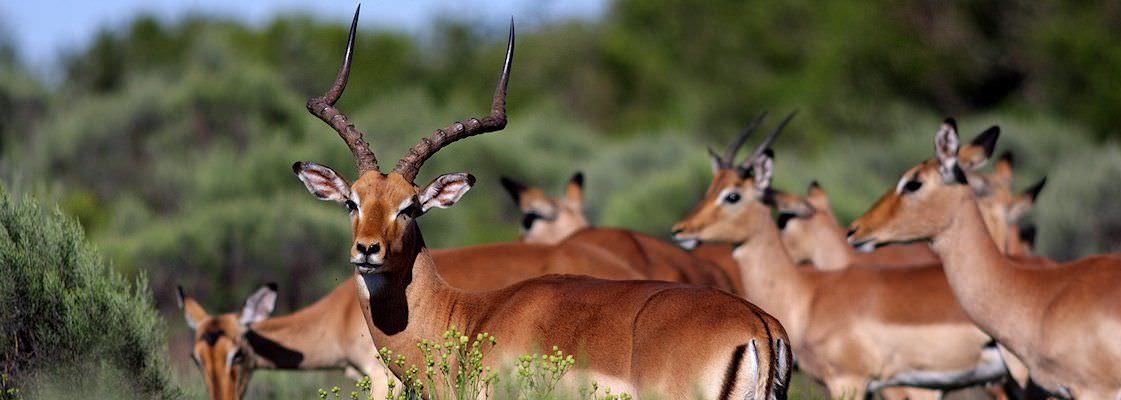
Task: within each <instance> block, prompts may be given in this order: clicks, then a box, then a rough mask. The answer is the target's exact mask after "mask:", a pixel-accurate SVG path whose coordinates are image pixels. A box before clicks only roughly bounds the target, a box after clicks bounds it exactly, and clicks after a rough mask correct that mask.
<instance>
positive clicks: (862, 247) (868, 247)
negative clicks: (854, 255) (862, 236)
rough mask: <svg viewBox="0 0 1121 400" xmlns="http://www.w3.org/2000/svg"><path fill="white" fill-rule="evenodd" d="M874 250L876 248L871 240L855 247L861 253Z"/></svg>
mask: <svg viewBox="0 0 1121 400" xmlns="http://www.w3.org/2000/svg"><path fill="white" fill-rule="evenodd" d="M875 250H876V244H875V243H872V242H867V243H864V244H862V245H860V247H857V248H856V251H859V252H861V253H871V252H873V251H875Z"/></svg>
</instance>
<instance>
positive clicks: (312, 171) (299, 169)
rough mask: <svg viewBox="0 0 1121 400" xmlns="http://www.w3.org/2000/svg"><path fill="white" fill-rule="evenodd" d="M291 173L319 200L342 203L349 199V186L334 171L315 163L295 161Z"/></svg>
mask: <svg viewBox="0 0 1121 400" xmlns="http://www.w3.org/2000/svg"><path fill="white" fill-rule="evenodd" d="M292 172H295V173H296V176H297V177H299V178H300V181H301V182H303V183H304V186H305V187H307V191H308V192H310V193H311V195H312V196H315V198H317V199H319V200H330V201H335V202H339V203H342V202H344V201H347V199H350V185H349V184H347V183H346V180H345V179H343V178H342V177H341V176H339V174H338V173H337V172H335V170H333V169H331V168H329V167H327V166H324V165H319V164H316V163H311V162H303V161H297V162H296V163H295V164H292Z"/></svg>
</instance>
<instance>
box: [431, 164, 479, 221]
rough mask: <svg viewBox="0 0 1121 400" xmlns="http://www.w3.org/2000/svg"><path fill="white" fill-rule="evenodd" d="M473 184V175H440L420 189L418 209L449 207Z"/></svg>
mask: <svg viewBox="0 0 1121 400" xmlns="http://www.w3.org/2000/svg"><path fill="white" fill-rule="evenodd" d="M474 185H475V177H474V176H473V175H471V174H465V173H454V174H444V175H440V176H439V177H437V178H436V179H433V180H432V183H429V184H428V186H426V187H425V188H424V190H423V191H421V193H420V196H419V199H420V211H421V212H428V210H430V209H432V207H438V208H448V207H451V206H452V205H454V204H455V203H456V202H457V201H459V199H460V198H461V197H463V195H464V194H466V193H467V191H468V190H471V186H474Z"/></svg>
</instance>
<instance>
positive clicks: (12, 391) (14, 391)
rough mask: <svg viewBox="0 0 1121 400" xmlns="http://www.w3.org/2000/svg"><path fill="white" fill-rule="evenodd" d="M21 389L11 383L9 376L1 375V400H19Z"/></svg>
mask: <svg viewBox="0 0 1121 400" xmlns="http://www.w3.org/2000/svg"><path fill="white" fill-rule="evenodd" d="M19 399H20V395H19V388H17V387H13V386H12V383H11V382H9V379H8V374H0V400H19Z"/></svg>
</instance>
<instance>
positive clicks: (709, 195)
mask: <svg viewBox="0 0 1121 400" xmlns="http://www.w3.org/2000/svg"><path fill="white" fill-rule="evenodd" d="M357 21H358V12H357V11H356V12H355V15H354V19H353V21H352V24H351V27H350V31H349V37H348V40H347V47H346V53H345V55H344V57H343V62H342V66H341V67H340V69H339V72H338V76H337V78H336V79H335V81H334V83H333V84H332V85H331V86H330V88H329V89H328V90H327V91H326V92H325V93H324V95H323V96H319V97H313V98H311V99H310V100H308V103H307V108H308V111H309V112H310V113H311V114H313V115H315V116H316V117H318V118H319V119H321V120H323V121H324V122H325V123H327V124H328V125H329V126H331V127H332V128H333V129H334V130H335V131H336V132H337V133H338V134H339V136H340V137H341V138H342V139H343V140H344V141H345V142H346V144H347V146H348V148H349V149H350V151H351V152H352V153H353V155H354V158H355V160H356V166H357V171H358V174H357V175H356V176H355V179H354V180H349V179H347V178H345V177H344V176H343V175H342V174H340V173H338V172H336V171H335V170H334V169H331V168H330V167H327V166H324V165H320V164H315V163H312V162H296V163H295V164H294V165H293V166H292V169H293V171H294V172H295V174H296V176H297V177H298V178H299V180H300V181H301V182H302V183H303V184H304V186H305V187H306V188H307V190H308V191H309V192H310V193H311V194H312V195H313V196H315V197H316V198H318V199H320V200H326V201H332V202H336V203H339V204H341V205H342V206H344V207H345V209H346V211H347V213H348V216H349V219H350V224H351V230H352V240H351V243H350V246H349V248H350V251H349V260H350V262H351V263H352V264H354V275H353V277H352V278H351V279H349V280H347V281H346V282H344V283H342V284H340V285H339V286H338V287H337V288H335V289H334V290H333V291H332V292H331V293H330V294H328V295H327V296H326V297H324V298H322V299H321V300H319V301H317V302H315V303H314V304H312V305H310V306H308V307H306V308H304V309H301V310H298V311H295V312H293V313H292V314H290V315H285V316H271V315H270V314H271V313H272V311H273V309H274V307H275V302H276V298H277V292H276V291H277V288H276V286H275V285H271V284H270V285H267V286H264V287H262V288H260V289H259V290H257V291H256V292H255V293H254V294H252V295H251V296H250V297H249V298H248V299H247V300H246V303H245V306H244V308H243V309H242V310H241V311H240V312H236V313H227V314H219V315H211V314H209V313H207V312H206V311H205V310H204V309H203V307H202V306H200V305H199V303H198V302H197V301H196V300H194V299H193V298H191V297H188V296H187V295H186V294H185V293H184V291H183V290H182V288H180V290H179V293H178V299H179V305H180V308H181V309H182V310H183V313H184V315H185V317H186V320H187V322H188V325H189V326H190V328H191V329H192V330H193V331H194V337H195V340H194V347H193V352H192V358H193V359H194V361H195V362H196V363H197V364H198V366H199V367H200V369H201V370H202V373H203V377H204V380H205V382H206V386H207V388H208V390H209V392H210V395H211V397H212V398H214V399H237V398H240V397H242V396H243V395H244V393H245V390H246V388H247V385H248V382H249V378H250V375H251V374H252V372H253V370H254V369H295V370H310V369H346V370H348V371H350V372H351V373H352V374H355V375H364V376H370V377H371V378H372V379H373V384H372V387H373V388H374V392H375V394H374V395H375V396H378V397H377V398H382V397H383V395H384V392H382V393H378V390H382V391H384V390H385V388H386V382H384V380H385V379H395V378H394V377H395V376H402V375H401V374H402V373H403V371H402V370H401V368H400V367H399V366H397V365H390V366H385V365H382V364H381V362H380V361H379V359H378V357H377V351H376V350H375V349H376V348H385V349H389V350H392V351H393V353H395V354H400V355H405V356H406V358H407V359H408V360H422V359H423V356H422V354H421V353H420V350H419V349H418V348H417V346H416V344H417V342H418V341H420V340H421V339H425V338H436V337H439V336H440V334H441V333H442V332H444V331H445V330H447V329H449V328H450V327H453V326H454V327H458V328H459V329H460V330H461V331H463V332H464V333H465V334H466V335H467V336H469V337H473V336H475V335H476V334H479V333H484V332H485V333H489V334H490V335H493V336H494V337H497V338H499V339H500V340H501V341H502V345H501V346H499V347H496V348H495V351H493V352H491V353H488V354H487V355H486V358H485V359H484V362H485V363H487V364H490V365H502V364H503V363H505V362H509V361H511V360H513V359H516V357H518V356H519V355H521V354H526V353H531V352H534V351H535V350H537V349H540V348H543V347H546V346H557V347H559V348H560V349H563V350H564V351H565V352H567V353H571V354H576V355H577V360H578V361H577V363H576V366H575V367H574V372H573V373H572V374H570V375H571V376H578V377H581V378H582V379H589V380H594V381H596V382H598V383H599V384H600V385H604V386H610V387H611V388H612V389H613V390H615V391H616V392H619V391H622V392H627V393H631V394H635V395H641V396H645V395H652V397H662V398H675V399H676V398H696V397H699V398H720V399H731V398H735V399H781V398H786V397H787V390H788V389H789V385H790V377H791V372H792V371H793V370H794V369H795V368H797V369H799V370H801V371H802V372H803V373H805V374H806V375H807V376H809V377H810V378H812V379H814V380H817V381H819V382H821V383H822V384H824V385H825V386H826V387H827V388H828V391H829V394H830V396H831V397H832V398H834V399H839V398H845V397H849V398H864V397H866V396H871V395H874V394H876V393H879V394H880V395H882V396H883V397H885V398H889V399H904V398H912V399H920V398H921V399H933V398H938V397H940V396H941V395H942V394H943V393H944V392H945V391H948V390H954V389H959V388H965V387H970V386H985V385H990V390H991V391H992V392H993V393H994V396H997V397H1005V396H1009V397H1013V398H1025V397H1027V398H1043V397H1057V398H1086V399H1118V398H1121V295H1118V291H1117V289H1118V284H1121V257H1118V256H1116V255H1102V256H1093V257H1089V258H1085V259H1082V260H1078V261H1074V262H1070V263H1056V262H1053V261H1051V260H1048V259H1046V258H1043V257H1039V256H1035V255H1032V254H1031V247H1032V246H1031V231H1030V230H1023V231H1021V230H1020V229H1019V226H1020V223H1019V219H1021V217H1022V216H1023V215H1024V214H1025V213H1026V212H1027V211H1028V210H1029V209H1030V208H1031V207H1032V206H1033V203H1034V200H1035V198H1036V195H1037V194H1038V193H1039V190H1040V189H1041V188H1042V186H1043V182H1040V183H1039V184H1036V185H1034V186H1032V187H1031V188H1030V189H1028V190H1027V191H1025V192H1023V193H1021V194H1016V193H1014V192H1013V191H1012V158H1011V156H1008V155H1005V156H1002V157H1000V158H999V159H998V160H996V161H995V162H993V164H994V166H993V172H992V173H989V174H986V173H983V172H981V170H982V168H983V167H984V166H985V165H986V164H989V161H990V158H991V156H992V154H993V150H994V148H995V145H996V141H997V138H998V136H999V134H1000V129H999V128H998V127H992V128H989V129H987V130H985V131H984V132H982V133H981V134H979V135H978V136H977V137H976V139H974V140H973V141H972V142H970V143H969V144H967V145H964V146H959V139H958V132H957V126H956V124H955V122H954V121H953V120H952V119H947V120H946V121H945V122H944V123H943V124H942V126H941V128H940V129H939V130H938V131H937V134H936V135H935V157H934V158H932V159H929V160H927V161H924V162H922V163H920V164H919V165H918V166H916V167H914V168H912V169H910V170H908V171H907V172H905V173H904V174H903V175H902V177H901V178H900V179H899V181H898V183H897V184H895V185H894V186H893V187H892V188H891V189H890V190H888V192H887V193H886V194H884V195H883V196H882V197H881V198H880V199H879V200H878V201H877V202H876V203H875V204H874V205H872V206H871V208H870V209H869V210H868V211H867V212H866V213H865V214H864V215H863V216H861V217H860V218H858V219H857V220H856V221H854V222H853V223H852V224H851V227H850V228H849V229H847V230H846V229H845V228H842V226H841V225H840V223H839V222H838V221H837V218H836V217H835V216H834V214H833V211H832V210H831V208H830V205H829V201H828V198H827V196H826V193H825V190H824V189H823V187H822V186H821V185H819V184H818V183H817V182H814V183H811V184H810V186H809V188H808V189H807V192H806V195H805V196H799V195H795V194H791V193H786V192H782V191H780V190H778V189H775V188H773V187H772V184H771V182H772V177H773V176H774V173H775V171H776V164H775V155H774V152H773V150H772V149H771V145H772V144H773V143H774V141H775V140H776V138H777V137H778V136H779V134H780V133H781V132H782V131H783V128H784V127H785V126H786V125H787V123H789V122H790V121H791V119H792V118H793V116H794V114H791V115H789V116H787V117H786V118H785V119H784V120H782V121H781V122H780V123H778V124H777V125H776V126H775V127H774V128H773V129H772V130H771V131H770V133H769V134H768V135H767V136H766V137H765V138H764V139H763V140H762V141H761V142H760V143H759V144H758V145H756V146H754V149H753V150H752V151H751V153H750V154H749V155H748V156H747V157H746V158H744V159H742V160H738V159H737V154H738V153H740V148H741V147H743V145H744V144H745V142H746V141H747V140H748V139H749V137H750V136H751V134H752V133H753V132H754V131H755V130H756V129H757V128H759V126H761V125H762V124H763V123H764V115H760V116H758V117H757V118H755V119H754V120H753V121H752V122H751V124H750V125H749V126H748V128H747V129H745V130H744V131H743V133H742V134H741V135H740V136H739V137H737V138H736V139H735V140H734V141H733V143H731V144H730V145H729V146H727V149H726V150H725V151H724V152H723V154H717V153H716V152H714V151H711V150H710V153H711V157H712V166H713V175H714V176H713V179H712V182H711V183H710V184H709V188H708V190H707V192H705V193H704V197H703V198H702V199H701V200H700V201H699V202H698V203H697V205H696V206H695V207H694V209H693V210H692V211H691V212H689V213H688V214H687V215H686V216H685V217H684V218H683V219H682V220H681V221H680V222H678V223H677V224H676V225H674V226H673V228H672V235H673V239H674V241H675V242H676V245H675V244H673V243H669V242H666V241H663V240H660V239H657V238H655V237H652V236H648V235H644V234H640V233H637V232H633V231H628V230H624V229H614V228H596V227H592V226H590V224H589V222H588V218H587V217H586V216H585V214H584V198H583V195H584V193H583V190H584V188H583V182H584V176H583V175H582V174H580V173H577V174H575V175H574V176H573V177H572V179H571V180H570V181H569V182H568V184H567V185H566V187H565V188H564V195H563V196H561V197H557V198H551V197H549V196H547V195H546V194H545V192H544V191H542V190H540V189H537V188H533V187H529V186H526V185H524V184H522V183H518V182H517V181H515V180H513V179H511V178H507V177H502V178H501V182H502V185H503V187H505V189H506V190H507V191H508V192H509V194H510V196H511V197H512V198H513V200H514V202H515V203H516V205H517V207H518V208H519V209H520V211H521V212H522V214H523V220H522V226H521V238H520V239H521V240H520V241H518V242H510V243H498V244H487V245H478V246H471V247H463V248H455V249H440V250H430V249H428V248H427V246H425V242H424V238H423V235H422V233H421V230H420V227H419V225H418V224H417V222H416V220H417V219H418V218H420V217H421V216H423V215H424V214H426V213H427V212H429V211H431V210H433V209H435V208H447V207H451V206H452V205H454V204H455V203H456V202H457V201H458V200H459V199H460V198H461V197H462V196H463V195H464V194H466V193H467V191H468V190H469V189H471V187H472V186H473V185H474V184H475V177H474V176H472V175H470V174H468V173H449V174H444V175H440V176H438V177H436V178H435V179H433V180H432V181H431V182H429V183H427V184H425V185H419V186H418V185H417V184H416V183H415V180H416V177H417V174H418V172H419V171H420V169H421V167H422V166H423V164H424V162H425V160H427V159H428V158H430V157H431V156H433V155H434V154H435V153H436V152H437V151H439V150H441V149H443V148H444V147H446V146H448V145H450V144H452V143H453V142H455V141H458V140H461V139H465V138H467V137H470V136H475V135H480V134H484V133H489V132H495V131H500V130H502V129H503V128H505V127H506V123H507V120H506V92H507V84H508V81H509V77H510V68H511V64H512V63H513V55H514V29H513V23H512V22H511V25H510V31H509V38H508V45H507V49H506V57H505V60H504V63H503V67H502V70H501V73H500V75H499V79H498V84H497V87H496V88H495V93H494V96H493V101H492V106H491V110H490V113H489V114H487V115H485V116H482V117H479V118H469V119H466V120H464V121H461V122H456V123H453V124H451V125H449V126H447V127H445V128H442V129H437V130H436V131H435V132H434V133H432V135H431V136H429V137H426V138H423V139H421V140H420V141H419V142H418V143H417V144H416V145H415V146H413V147H412V148H411V149H409V151H408V152H407V153H406V154H405V155H404V156H403V157H402V158H401V159H400V160H398V161H397V163H396V165H395V166H394V168H393V169H392V170H390V171H389V172H387V173H383V172H381V169H380V168H379V165H378V160H377V158H376V157H375V155H374V152H373V151H371V150H370V147H369V145H368V144H367V143H366V141H365V140H364V139H363V136H364V134H363V132H362V131H360V130H358V129H357V128H355V126H354V125H353V124H352V123H351V122H350V121H349V120H348V119H347V117H346V115H345V114H344V113H342V112H341V111H339V110H338V109H337V108H335V106H334V105H335V103H336V101H338V99H339V98H340V97H341V96H342V94H343V91H344V89H345V87H346V83H347V78H348V76H349V73H350V63H351V58H352V56H353V54H352V52H353V46H354V40H355V30H356V26H357ZM776 215H777V218H776ZM892 243H904V244H900V245H892V246H888V245H889V244H892ZM857 250H860V251H857ZM386 368H388V370H389V373H385V369H386ZM574 379H575V378H574ZM1002 384H1003V387H1002V388H1001V389H994V388H993V387H992V386H1000V385H1002ZM436 394H439V393H429V395H436Z"/></svg>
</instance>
